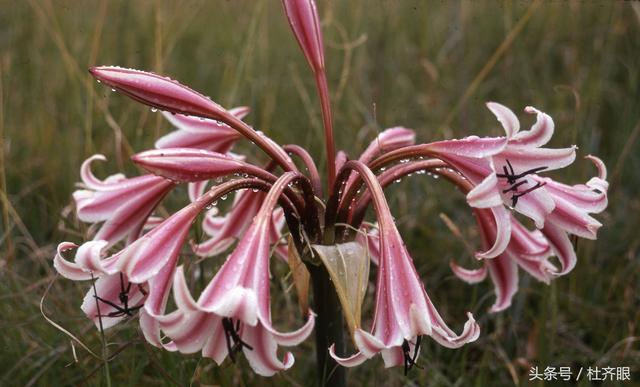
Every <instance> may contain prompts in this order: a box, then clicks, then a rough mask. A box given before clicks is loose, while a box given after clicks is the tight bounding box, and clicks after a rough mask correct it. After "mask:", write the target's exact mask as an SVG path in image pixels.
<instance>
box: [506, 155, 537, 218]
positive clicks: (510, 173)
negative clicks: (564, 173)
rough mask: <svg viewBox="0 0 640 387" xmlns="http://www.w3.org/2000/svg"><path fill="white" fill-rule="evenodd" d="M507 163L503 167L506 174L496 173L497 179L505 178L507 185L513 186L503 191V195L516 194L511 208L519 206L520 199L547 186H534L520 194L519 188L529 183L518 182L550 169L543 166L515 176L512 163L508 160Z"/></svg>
mask: <svg viewBox="0 0 640 387" xmlns="http://www.w3.org/2000/svg"><path fill="white" fill-rule="evenodd" d="M505 161H506V162H507V165H503V166H502V171H503V172H504V173H496V176H497V177H500V178H503V179H507V183H509V184H511V187H509V188H507V189H505V190H502V193H507V192H510V191H514V194H513V195H512V196H511V207H515V206H516V204H518V198H520V197H522V196H524V195H526V194H528V193H529V192H531V191H533V190H535V189H538V188H540V187H542V186H543V185H545V184H546V183H537V184H536V185H534V186H533V187H531V188H529V189H527V190H525V191H522V192H518V187H520V186H521V185H523V184H526V183H527V181H526V180H525V181H520V182H518V180H519V179H521V178H523V177H525V176H527V175H532V174H536V173H538V172H540V171H543V170H545V169H547V168H548V167H546V166H542V167H536V168H531V169H529V170H527V171H524V172H522V173H519V174H517V175H516V174H515V171H514V169H513V165H511V162H509V160H508V159H505ZM507 166H508V167H509V169H508V170H507Z"/></svg>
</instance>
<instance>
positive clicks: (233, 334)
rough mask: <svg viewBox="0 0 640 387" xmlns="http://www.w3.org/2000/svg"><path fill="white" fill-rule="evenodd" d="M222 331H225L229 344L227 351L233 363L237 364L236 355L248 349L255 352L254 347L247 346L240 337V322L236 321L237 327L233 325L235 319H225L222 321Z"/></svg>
mask: <svg viewBox="0 0 640 387" xmlns="http://www.w3.org/2000/svg"><path fill="white" fill-rule="evenodd" d="M222 329H224V338H225V340H226V342H227V351H228V352H229V357H230V358H231V361H232V362H234V363H235V362H236V358H235V354H236V353H237V352H239V351H240V350H242V348H247V349H249V350H251V351H252V350H253V347H252V346H250V345H249V344H247V343H246V342H244V341H243V340H242V338H241V337H240V334H239V333H240V320H236V325H235V326H234V325H233V319H232V318H230V317H225V318H223V319H222Z"/></svg>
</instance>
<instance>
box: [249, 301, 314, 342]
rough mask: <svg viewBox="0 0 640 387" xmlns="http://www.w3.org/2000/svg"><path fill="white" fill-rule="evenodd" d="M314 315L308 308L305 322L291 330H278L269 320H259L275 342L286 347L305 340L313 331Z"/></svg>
mask: <svg viewBox="0 0 640 387" xmlns="http://www.w3.org/2000/svg"><path fill="white" fill-rule="evenodd" d="M315 320H316V315H315V313H313V311H311V310H309V315H308V316H307V322H305V323H304V325H303V326H302V327H300V328H298V329H296V330H295V331H292V332H279V331H277V330H276V329H275V328H274V327H273V326H272V325H271V321H261V323H262V325H263V326H264V328H265V329H266V330H267V332H269V334H271V335H272V336H273V337H274V339H275V340H276V342H277V343H278V344H280V345H284V346H287V347H293V346H296V345H298V344H300V343H302V342H303V341H305V340H306V339H307V338H308V337H309V335H310V334H311V332H313V327H314V325H315Z"/></svg>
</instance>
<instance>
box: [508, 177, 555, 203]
mask: <svg viewBox="0 0 640 387" xmlns="http://www.w3.org/2000/svg"><path fill="white" fill-rule="evenodd" d="M546 184H547V183H540V182H538V183H536V185H534V186H533V187H531V188H528V189H527V190H525V191H522V192H518V193H514V194H513V195H512V196H511V203H512V207H515V206H516V204H518V198H520V197H522V196H524V195H526V194H528V193H529V192H531V191H533V190H536V189H538V188H540V187H542V186H544V185H546Z"/></svg>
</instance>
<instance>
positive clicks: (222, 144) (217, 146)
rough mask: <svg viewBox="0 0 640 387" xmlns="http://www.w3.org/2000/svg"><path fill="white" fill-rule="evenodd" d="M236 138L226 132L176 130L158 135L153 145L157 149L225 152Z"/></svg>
mask: <svg viewBox="0 0 640 387" xmlns="http://www.w3.org/2000/svg"><path fill="white" fill-rule="evenodd" d="M234 132H235V130H234ZM236 133H238V132H236ZM237 139H238V137H237V136H235V135H234V136H229V135H228V134H226V133H215V132H214V133H207V132H191V131H186V130H176V131H174V132H171V133H168V134H166V135H164V136H162V137H160V138H159V139H158V140H157V141H156V143H155V144H154V146H155V147H156V148H157V149H168V148H196V149H206V150H210V151H214V152H220V153H227V152H228V151H229V150H231V148H232V147H233V144H234V143H235V142H236V141H237Z"/></svg>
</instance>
